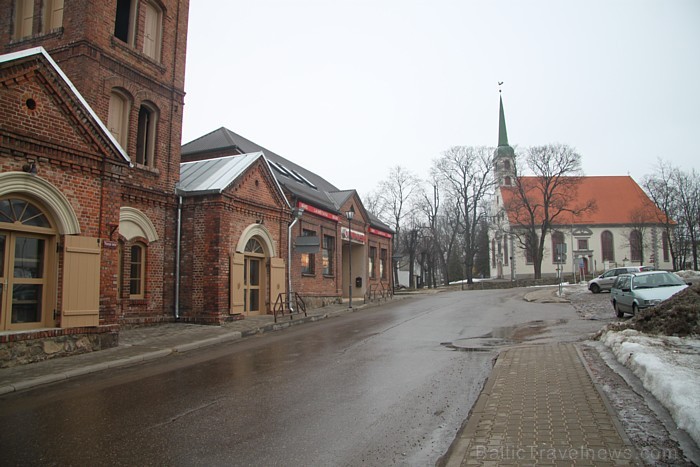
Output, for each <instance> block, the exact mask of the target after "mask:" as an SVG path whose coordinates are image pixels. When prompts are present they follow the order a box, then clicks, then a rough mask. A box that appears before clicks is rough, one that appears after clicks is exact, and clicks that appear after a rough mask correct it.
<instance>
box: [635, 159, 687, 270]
mask: <svg viewBox="0 0 700 467" xmlns="http://www.w3.org/2000/svg"><path fill="white" fill-rule="evenodd" d="M675 170H677V169H675V168H674V167H673V166H671V164H670V163H668V162H664V161H662V160H659V161H658V163H657V166H656V170H655V171H654V175H651V176H647V177H645V180H644V183H643V186H644V190H645V191H646V192H647V194H648V195H649V198H650V199H651V200H652V201H653V202H654V204H655V205H656V206H657V207H658V208H659V209H660V210H661V215H659V216H657V219H656V221H657V222H658V223H659V224H661V226H662V230H663V235H665V237H666V239H667V240H668V247H669V252H670V254H671V262H672V264H673V269H674V270H678V269H679V268H680V267H681V263H680V261H679V260H680V258H679V255H678V252H679V251H680V249H681V242H680V241H679V238H678V236H677V235H676V222H675V220H674V219H677V218H678V217H679V212H678V202H677V201H676V200H677V199H678V189H677V187H676V186H675V185H674V178H673V174H674V171H675Z"/></svg>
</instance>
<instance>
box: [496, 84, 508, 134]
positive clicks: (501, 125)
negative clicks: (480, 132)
mask: <svg viewBox="0 0 700 467" xmlns="http://www.w3.org/2000/svg"><path fill="white" fill-rule="evenodd" d="M498 100H499V101H500V102H501V108H500V110H499V112H498V147H501V146H508V132H507V131H506V116H505V114H504V113H503V96H502V95H501V91H498Z"/></svg>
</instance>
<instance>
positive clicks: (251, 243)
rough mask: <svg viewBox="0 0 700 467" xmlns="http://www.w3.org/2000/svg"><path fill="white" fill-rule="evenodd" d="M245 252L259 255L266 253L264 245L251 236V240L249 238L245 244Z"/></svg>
mask: <svg viewBox="0 0 700 467" xmlns="http://www.w3.org/2000/svg"><path fill="white" fill-rule="evenodd" d="M245 252H246V253H254V254H259V255H264V254H265V250H264V249H263V247H262V245H261V244H260V242H259V241H258V240H257V239H255V238H251V239H250V240H248V243H246V245H245Z"/></svg>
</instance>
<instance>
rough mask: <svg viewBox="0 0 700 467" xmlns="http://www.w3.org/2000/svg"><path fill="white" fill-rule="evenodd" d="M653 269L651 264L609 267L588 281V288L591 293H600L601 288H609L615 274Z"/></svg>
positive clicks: (615, 277)
mask: <svg viewBox="0 0 700 467" xmlns="http://www.w3.org/2000/svg"><path fill="white" fill-rule="evenodd" d="M653 270H654V268H652V267H651V266H625V267H622V268H614V269H609V270H607V271H605V272H604V273H603V274H601V275H600V276H598V277H596V278H595V279H591V280H590V281H588V290H590V291H591V292H593V293H600V292H602V291H603V290H610V288H611V287H612V285H613V282H615V279H617V276H619V275H620V274H627V273H629V272H641V271H653Z"/></svg>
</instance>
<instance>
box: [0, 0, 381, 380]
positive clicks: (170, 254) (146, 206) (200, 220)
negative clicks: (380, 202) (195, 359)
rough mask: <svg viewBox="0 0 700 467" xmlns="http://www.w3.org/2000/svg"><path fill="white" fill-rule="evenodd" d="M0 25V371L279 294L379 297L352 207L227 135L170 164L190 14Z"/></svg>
mask: <svg viewBox="0 0 700 467" xmlns="http://www.w3.org/2000/svg"><path fill="white" fill-rule="evenodd" d="M0 10H1V11H4V12H5V13H6V14H4V15H2V16H1V17H0V47H2V48H1V49H0V366H4V365H11V364H16V363H23V362H28V361H33V360H38V359H45V358H51V357H54V356H61V355H68V354H72V353H79V352H83V351H89V350H97V349H102V348H106V347H110V346H113V345H116V344H117V343H118V331H119V327H120V325H132V324H154V323H159V322H166V321H174V320H181V321H187V322H198V323H220V322H222V321H226V320H228V319H232V318H234V317H240V316H245V315H247V314H254V313H269V312H271V310H272V308H273V307H274V304H275V302H276V301H278V300H279V299H280V297H284V296H285V294H286V292H287V291H288V286H289V284H291V286H292V290H293V291H294V292H295V293H297V294H299V295H300V296H302V297H304V299H306V300H307V302H308V304H309V305H310V306H314V305H320V304H324V303H327V302H329V301H338V300H341V299H343V298H344V297H347V296H348V295H350V294H351V293H352V294H353V297H354V298H355V299H360V298H362V297H364V296H366V295H371V294H377V293H381V292H382V291H384V292H386V291H388V290H390V284H391V277H392V275H391V272H390V263H389V261H390V260H389V255H390V253H389V252H390V251H391V236H392V235H391V230H390V229H389V228H388V227H387V226H386V225H384V224H382V223H381V222H379V221H378V220H377V219H376V218H374V217H373V216H371V215H370V214H369V213H367V212H366V211H365V209H364V208H363V207H362V202H361V200H360V199H359V197H358V196H357V193H355V192H354V191H352V190H351V191H341V190H338V189H337V188H335V187H334V186H332V185H331V184H330V183H328V182H327V181H325V180H323V179H322V178H321V177H319V176H317V175H315V174H312V173H310V172H308V171H306V170H304V169H303V168H301V167H298V166H296V165H295V164H293V163H291V162H289V161H286V160H284V159H282V158H281V157H279V156H277V155H276V154H274V153H271V152H269V151H267V150H264V148H261V147H259V146H257V145H255V144H253V143H250V142H249V141H247V140H244V139H243V138H240V137H238V136H237V135H235V134H233V133H230V132H228V131H227V130H226V131H223V129H222V130H221V131H219V132H214V133H212V134H210V135H207V136H206V137H203V138H200V139H198V140H197V141H196V142H193V143H192V144H189V145H186V146H185V148H184V149H185V155H186V157H183V158H182V160H183V161H184V162H183V163H181V127H182V111H183V103H184V76H185V53H186V40H187V17H188V10H189V1H188V0H107V1H100V2H98V1H94V0H83V1H80V2H66V3H65V5H64V2H63V0H0ZM232 135H233V136H235V137H236V139H235V141H234V143H227V144H219V143H218V142H217V140H216V137H219V136H224V137H230V136H232ZM202 144H203V145H202ZM198 145H199V146H198ZM351 210H353V211H354V213H355V217H354V218H353V220H352V224H351V227H352V228H351V229H348V227H346V226H347V225H350V222H349V221H348V219H347V218H346V217H345V212H347V211H351ZM302 212H303V214H302ZM296 214H299V215H300V218H298V217H295V215H296ZM299 238H301V239H299ZM351 242H352V243H351ZM295 245H296V246H295ZM350 245H352V249H351V248H350ZM290 246H291V247H292V248H290ZM351 257H352V266H350V258H351ZM350 269H352V274H351V273H350ZM350 276H352V280H351V279H350Z"/></svg>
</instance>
